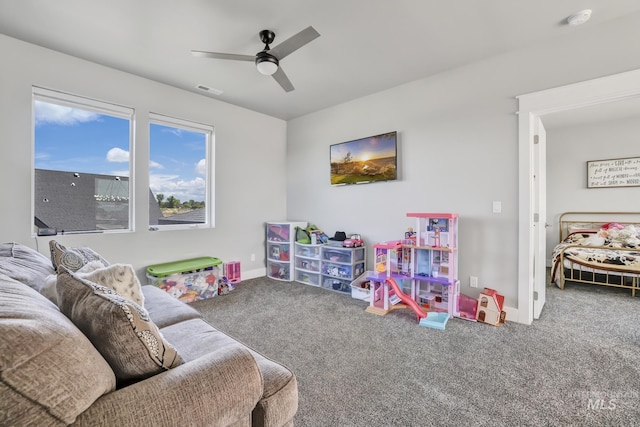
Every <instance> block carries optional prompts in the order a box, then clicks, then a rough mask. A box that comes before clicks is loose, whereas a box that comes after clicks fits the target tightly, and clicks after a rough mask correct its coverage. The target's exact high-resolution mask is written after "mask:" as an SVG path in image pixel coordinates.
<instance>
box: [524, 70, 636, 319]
mask: <svg viewBox="0 0 640 427" xmlns="http://www.w3.org/2000/svg"><path fill="white" fill-rule="evenodd" d="M634 97H640V70H634V71H629V72H626V73H621V74H615V75H612V76H608V77H602V78H598V79H594V80H588V81H585V82H580V83H575V84H571V85H567V86H562V87H558V88H554V89H548V90H544V91H540V92H534V93H530V94H525V95H520V96H518V97H517V98H518V103H519V110H518V151H519V165H518V166H519V173H518V181H519V184H518V190H519V201H518V208H519V214H518V224H519V225H518V241H519V243H518V284H519V285H518V322H520V323H525V324H531V323H532V322H533V320H534V319H535V318H537V316H539V315H540V313H541V311H542V310H543V306H544V300H545V295H544V293H545V287H546V275H541V274H539V273H536V271H540V264H543V265H544V264H545V262H546V261H545V259H544V258H545V257H544V255H542V259H540V258H541V254H542V253H543V252H542V251H541V250H540V248H541V247H543V248H544V247H545V246H546V243H545V242H546V237H545V234H546V233H544V232H541V231H540V230H541V229H544V226H545V222H542V223H541V222H540V219H541V215H540V214H541V212H540V211H541V210H544V209H545V208H544V207H543V206H541V203H540V202H541V200H543V199H544V197H545V196H544V194H543V193H542V192H544V191H545V190H544V188H542V186H541V185H539V183H540V181H539V180H540V179H542V180H543V181H544V179H545V178H546V168H545V167H541V165H540V163H539V162H538V161H537V160H539V157H540V150H539V148H538V147H536V142H537V143H540V138H539V136H538V137H536V135H538V132H537V131H538V128H539V126H540V125H541V124H542V123H543V122H544V117H545V116H547V115H550V114H553V113H557V112H562V111H568V110H574V109H579V108H583V107H588V106H594V105H598V104H603V103H608V102H614V101H621V100H625V99H630V98H634ZM543 143H545V144H546V141H543ZM543 151H544V150H543ZM536 168H537V169H538V170H537V171H536ZM537 180H538V182H537V183H536V181H537ZM542 204H544V203H542ZM544 214H546V211H545V212H543V215H542V218H544Z"/></svg>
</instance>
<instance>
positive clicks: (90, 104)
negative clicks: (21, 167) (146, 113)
mask: <svg viewBox="0 0 640 427" xmlns="http://www.w3.org/2000/svg"><path fill="white" fill-rule="evenodd" d="M36 101H39V102H44V103H48V104H54V105H60V106H64V107H69V108H74V109H80V110H84V111H89V112H92V113H96V114H100V115H107V116H112V117H116V118H120V119H125V120H128V121H129V137H128V138H129V150H128V151H129V176H128V177H127V179H128V197H129V200H128V221H127V223H128V226H127V228H120V229H97V228H96V229H95V230H81V231H65V232H64V234H92V233H132V232H134V231H135V175H134V174H135V170H134V169H135V167H134V165H135V145H136V144H135V125H136V120H135V119H136V115H135V109H134V108H132V107H127V106H123V105H119V104H115V103H113V102H107V101H100V100H97V99H92V98H88V97H85V96H80V95H74V94H70V93H67V92H62V91H58V90H52V89H47V88H44V87H39V86H32V88H31V132H32V134H31V217H30V219H29V223H30V228H31V230H32V231H31V235H32V237H34V236H37V235H38V230H37V228H36V226H35V224H34V218H35V215H36V206H35V204H36V202H35V196H36V194H35V170H36V108H35V107H36ZM69 172H72V171H69Z"/></svg>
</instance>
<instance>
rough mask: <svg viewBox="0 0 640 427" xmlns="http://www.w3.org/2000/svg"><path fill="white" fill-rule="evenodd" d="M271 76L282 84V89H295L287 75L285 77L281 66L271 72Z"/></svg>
mask: <svg viewBox="0 0 640 427" xmlns="http://www.w3.org/2000/svg"><path fill="white" fill-rule="evenodd" d="M273 78H274V79H275V80H276V81H277V82H278V84H279V85H280V86H282V89H284V91H285V92H291V91H292V90H294V89H295V88H294V87H293V85H292V84H291V81H290V80H289V77H287V75H286V74H285V73H284V71H282V67H278V70H277V71H276V72H275V73H274V74H273Z"/></svg>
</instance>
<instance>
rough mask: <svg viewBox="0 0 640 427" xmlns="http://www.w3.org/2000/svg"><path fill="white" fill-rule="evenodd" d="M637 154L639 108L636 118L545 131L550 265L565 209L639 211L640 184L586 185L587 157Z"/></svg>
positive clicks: (630, 155)
mask: <svg viewBox="0 0 640 427" xmlns="http://www.w3.org/2000/svg"><path fill="white" fill-rule="evenodd" d="M543 121H544V118H543ZM637 156H640V112H638V115H636V117H632V118H626V119H621V120H609V121H604V122H597V123H591V124H589V123H587V124H584V125H581V126H570V127H562V128H557V129H548V130H547V223H548V224H550V225H551V227H549V228H548V229H547V265H548V266H550V265H551V255H552V253H553V248H554V246H555V245H556V244H557V243H558V220H559V218H560V214H562V213H563V212H568V211H582V212H584V211H590V212H594V211H596V212H598V211H599V212H602V211H609V212H637V211H638V206H640V187H620V188H587V161H589V160H604V159H616V158H624V157H637Z"/></svg>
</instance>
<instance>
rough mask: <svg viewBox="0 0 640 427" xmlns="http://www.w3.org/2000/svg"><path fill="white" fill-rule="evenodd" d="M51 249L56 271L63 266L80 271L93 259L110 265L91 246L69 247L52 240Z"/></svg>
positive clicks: (50, 242)
mask: <svg viewBox="0 0 640 427" xmlns="http://www.w3.org/2000/svg"><path fill="white" fill-rule="evenodd" d="M49 250H50V251H51V262H52V263H53V268H54V269H55V270H56V272H58V271H59V270H60V267H61V266H62V267H64V268H65V269H67V270H69V271H78V270H80V269H81V268H82V267H84V266H85V265H86V264H87V263H89V262H91V261H99V262H101V263H102V265H104V266H107V265H109V263H108V262H107V260H106V259H104V258H102V256H101V255H100V254H99V253H97V252H96V251H94V250H93V249H91V248H84V247H77V248H67V247H65V246H63V245H61V244H60V243H58V242H57V241H55V240H50V241H49Z"/></svg>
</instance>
